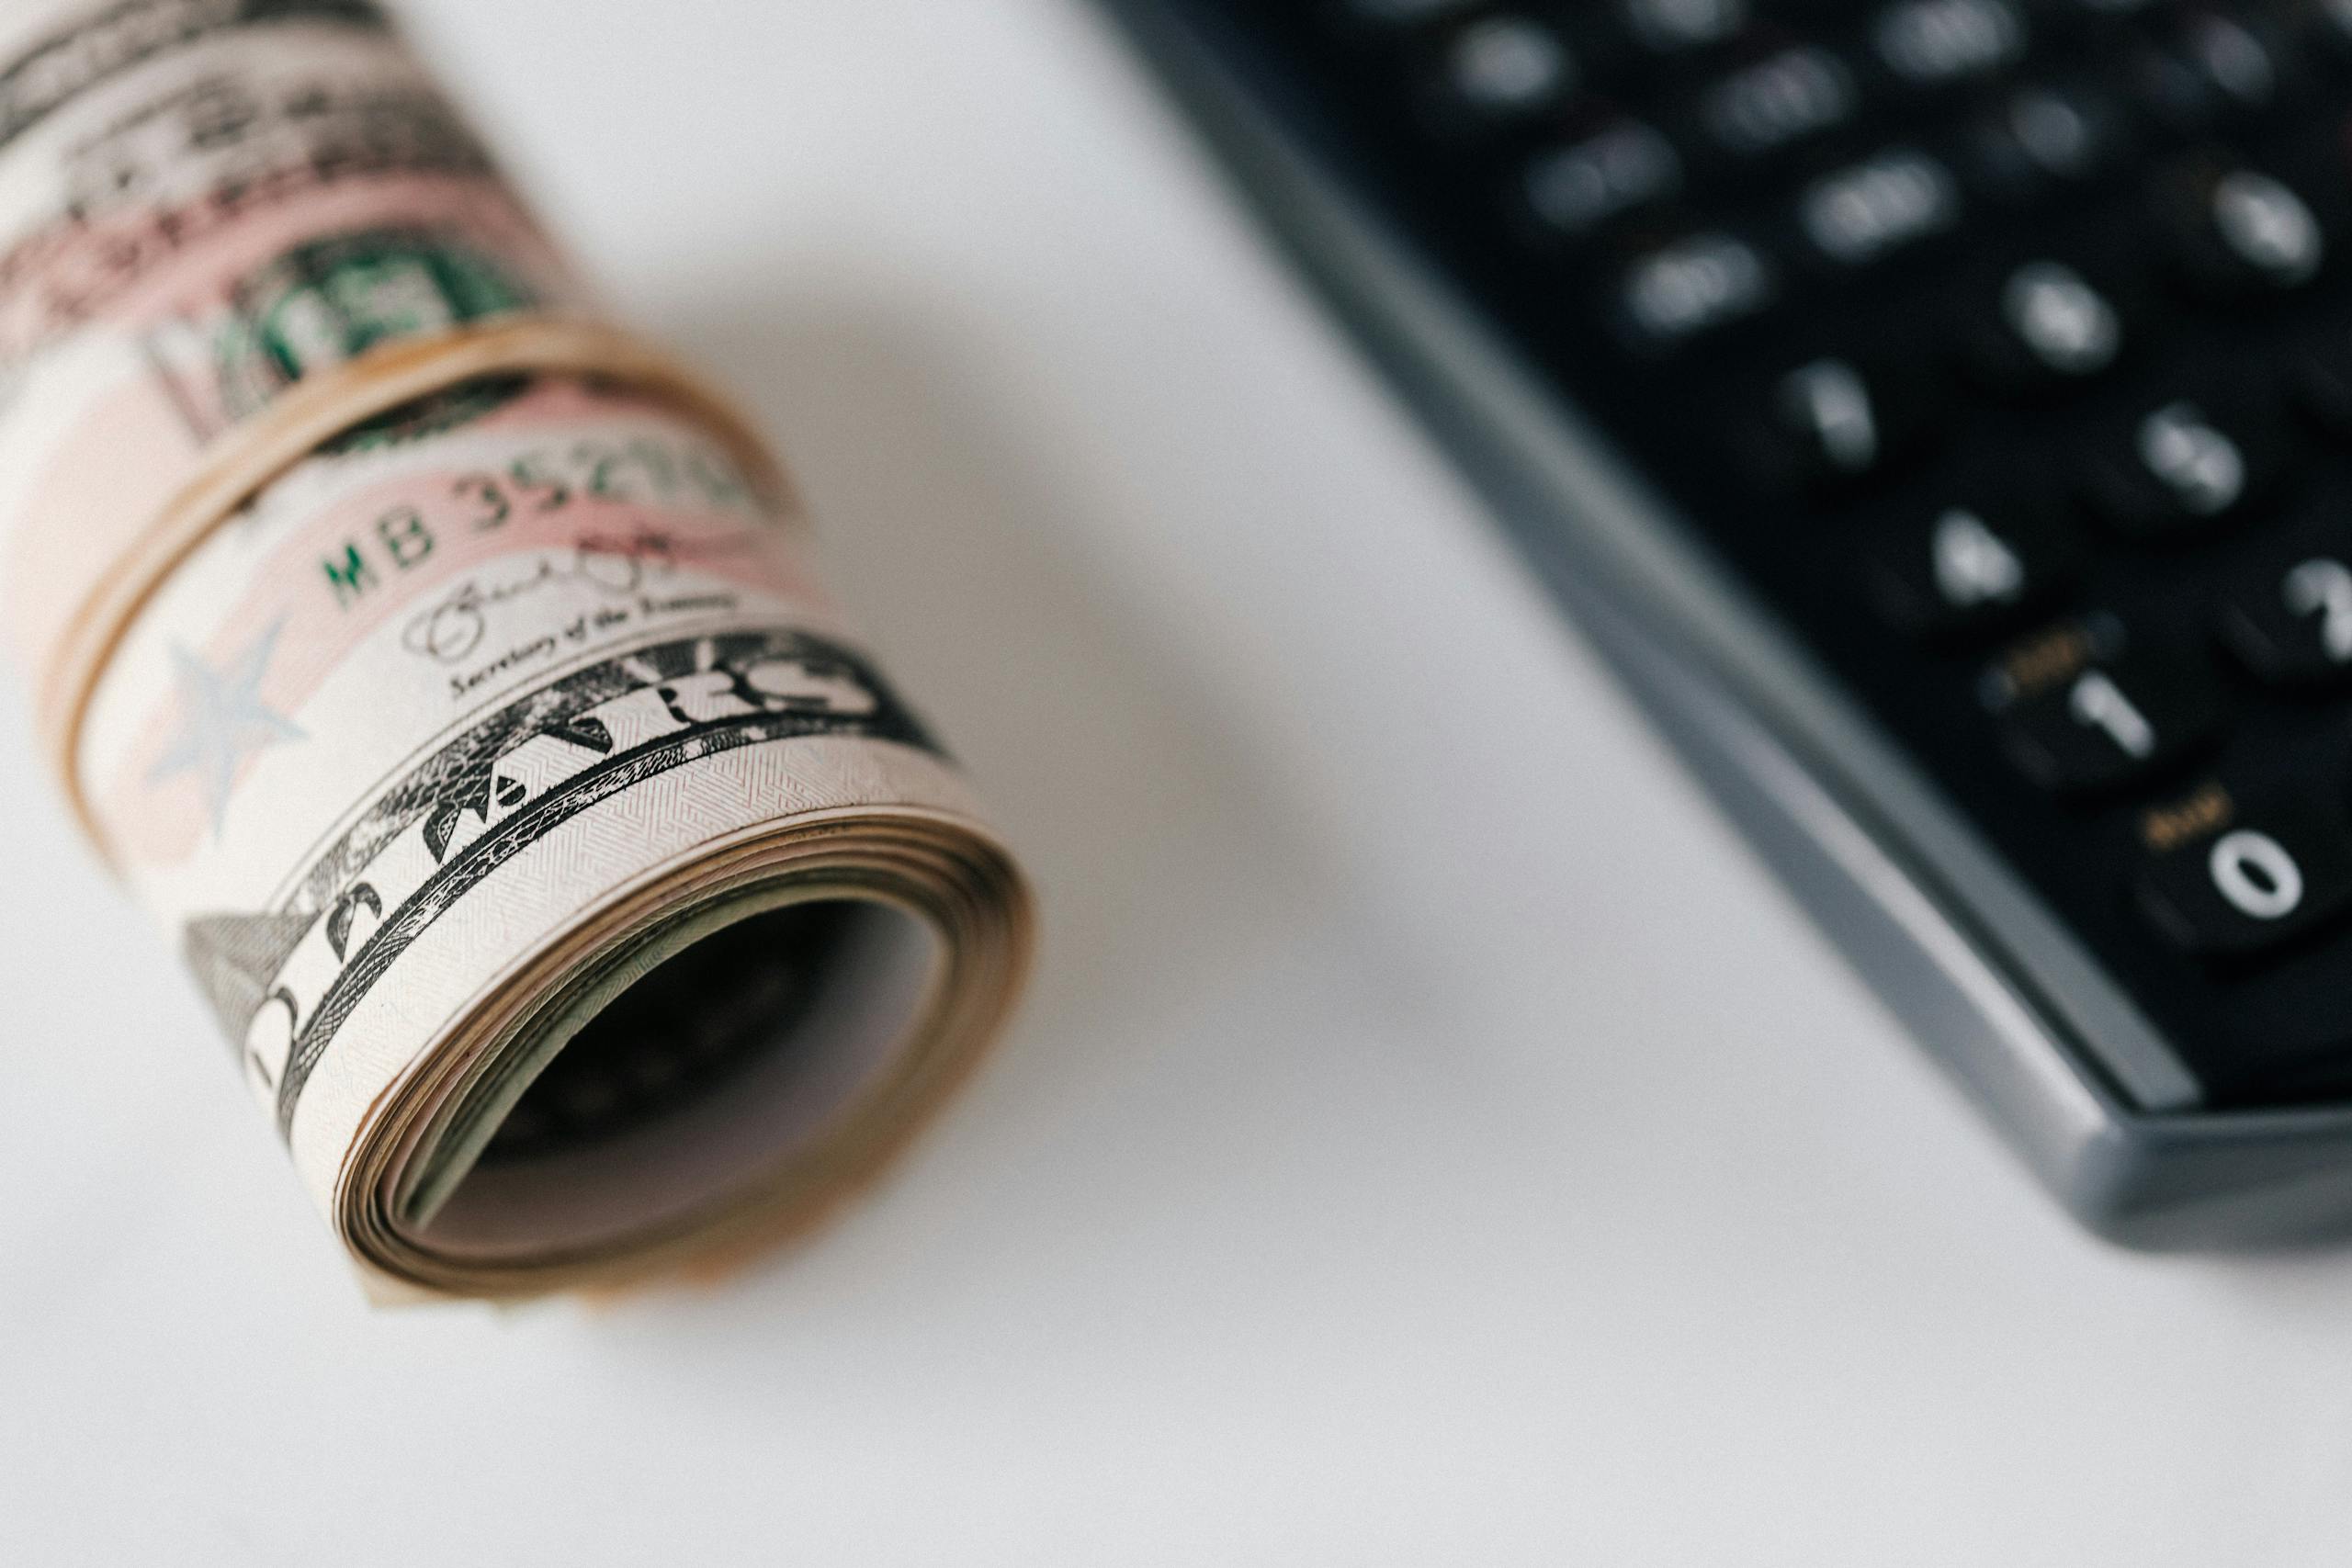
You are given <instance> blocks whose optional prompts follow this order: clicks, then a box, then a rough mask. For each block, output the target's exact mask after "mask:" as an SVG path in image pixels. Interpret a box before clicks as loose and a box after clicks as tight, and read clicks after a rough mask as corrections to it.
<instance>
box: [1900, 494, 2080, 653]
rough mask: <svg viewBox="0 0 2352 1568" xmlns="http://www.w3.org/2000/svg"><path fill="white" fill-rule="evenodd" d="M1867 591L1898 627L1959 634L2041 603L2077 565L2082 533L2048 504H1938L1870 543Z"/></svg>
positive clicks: (1925, 634)
mask: <svg viewBox="0 0 2352 1568" xmlns="http://www.w3.org/2000/svg"><path fill="white" fill-rule="evenodd" d="M1868 558H1869V561H1868V568H1867V570H1868V581H1869V589H1870V592H1871V601H1872V603H1873V604H1874V605H1875V606H1876V607H1877V609H1878V611H1879V613H1880V614H1881V615H1882V616H1883V617H1884V618H1885V619H1886V620H1887V621H1888V622H1889V623H1890V624H1892V625H1893V626H1895V627H1896V628H1897V629H1898V630H1900V631H1903V632H1905V633H1907V634H1909V635H1911V636H1914V637H1920V638H1923V639H1930V640H1937V639H1948V640H1957V639H1960V638H1962V637H1974V636H1978V635H1982V634H1985V633H1987V632H1990V631H1993V630H1996V629H1997V628H1999V627H2001V626H2007V625H2010V624H2012V623H2013V622H2015V620H2016V619H2017V617H2018V615H2020V614H2022V613H2024V612H2026V611H2028V610H2030V609H2033V608H2036V607H2039V606H2041V605H2045V604H2048V603H2049V602H2050V601H2051V600H2052V598H2054V597H2055V596H2056V595H2057V594H2058V593H2059V592H2061V591H2062V590H2064V588H2065V587H2066V585H2067V584H2068V583H2069V582H2071V581H2073V579H2074V576H2075V572H2076V570H2077V569H2078V568H2079V566H2080V564H2081V549H2080V546H2079V543H2078V541H2077V540H2076V539H2075V536H2074V535H2073V534H2072V532H2071V531H2070V530H2068V529H2067V528H2066V527H2065V525H2064V524H2063V523H2062V522H2060V521H2059V520H2058V519H2057V518H2055V517H2053V516H2052V515H2050V513H2049V510H2048V509H2047V508H2041V507H2036V506H2033V505H2030V504H2029V503H2026V502H2018V501H2012V502H2007V503H2005V504H1989V505H1984V506H1974V505H1952V506H1943V507H1938V508H1935V509H1933V510H1931V511H1929V512H1928V513H1924V514H1922V515H1919V516H1916V517H1914V518H1912V519H1910V520H1909V521H1907V522H1905V523H1902V524H1899V525H1896V526H1894V528H1892V529H1890V530H1888V531H1886V532H1885V533H1884V534H1883V535H1881V536H1879V537H1878V538H1877V539H1876V540H1874V541H1873V543H1872V545H1871V547H1870V549H1869V551H1868Z"/></svg>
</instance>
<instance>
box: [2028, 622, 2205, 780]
mask: <svg viewBox="0 0 2352 1568" xmlns="http://www.w3.org/2000/svg"><path fill="white" fill-rule="evenodd" d="M2055 635H2056V636H2057V637H2066V636H2068V635H2070V634H2068V633H2060V634H2055ZM2049 640H2050V638H2048V637H2045V638H2043V639H2037V644H2039V643H2046V642H2048V641H2049ZM2092 640H2093V639H2084V640H2083V641H2082V642H2080V643H2079V644H2076V645H2072V646H2062V647H2061V648H2060V649H2058V650H2057V652H2056V653H2055V654H2052V653H2048V652H2045V651H2043V649H2042V648H2041V647H2040V646H2037V645H2028V647H2026V648H2025V649H2013V650H2012V651H2011V653H2010V654H2009V656H2008V657H2007V660H2004V661H2003V663H2002V664H2000V665H1996V667H1995V672H1994V675H1993V677H1992V680H1991V684H1992V685H1993V687H1994V688H1995V691H1996V698H1997V696H1998V694H2000V693H2001V692H2004V691H2006V692H2007V694H2008V696H2007V704H2006V706H2005V709H2004V711H2003V713H2002V716H2001V724H2002V734H2003V739H2004V741H2005V743H2006V745H2007V750H2008V753H2009V756H2010V759H2011V760H2012V761H2015V762H2016V763H2017V765H2018V768H2019V769H2020V770H2021V771H2023V772H2024V773H2025V774H2026V775H2027V776H2028V777H2029V778H2031V779H2032V780H2033V781H2034V782H2035V783H2037V784H2041V786H2042V787H2044V788H2045V789H2048V790H2051V791H2052V792H2053V793H2055V794H2059V795H2076V796H2079V795H2102V794H2107V793H2109V792H2112V791H2116V790H2120V789H2122V788H2124V787H2125V786H2127V785H2131V784H2138V783H2140V782H2142V781H2143V780H2145V779H2148V778H2152V777H2154V776H2155V775H2157V774H2159V773H2163V772H2164V771H2165V770H2166V769H2168V768H2170V767H2173V766H2175V765H2176V764H2177V763H2179V762H2181V761H2186V760H2187V759H2188V757H2190V756H2192V755H2194V754H2195V753H2196V752H2197V751H2198V750H2200V749H2201V748H2203V747H2204V746H2205V744H2206V743H2207V742H2208V741H2210V740H2211V739H2212V737H2213V735H2214V733H2215V732H2216V730H2218V728H2220V725H2221V719H2222V695H2221V688H2220V685H2219V682H2217V681H2216V680H2215V679H2214V676H2213V672H2212V671H2211V667H2210V666H2209V665H2207V664H2206V663H2205V661H2204V660H2200V659H2199V658H2197V657H2196V656H2195V655H2193V654H2191V653H2189V652H2188V651H2187V650H2186V649H2182V650H2177V651H2169V652H2159V651H2157V650H2154V649H2131V648H2128V647H2127V648H2126V649H2124V650H2123V651H2122V652H2120V653H2118V654H2112V655H2109V654H2102V653H2098V652H2097V651H2095V650H2094V649H2093V647H2092ZM2020 667H2023V668H2024V670H2025V674H2024V675H2023V676H2022V677H2020V676H2019V674H2018V671H2019V669H2020ZM2005 682H2006V684H2004V683H2005Z"/></svg>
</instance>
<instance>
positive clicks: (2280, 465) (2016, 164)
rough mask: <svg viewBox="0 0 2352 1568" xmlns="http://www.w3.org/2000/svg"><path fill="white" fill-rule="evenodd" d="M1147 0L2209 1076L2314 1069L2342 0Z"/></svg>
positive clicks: (2339, 395) (2333, 632) (2342, 694)
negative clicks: (1196, 33)
mask: <svg viewBox="0 0 2352 1568" xmlns="http://www.w3.org/2000/svg"><path fill="white" fill-rule="evenodd" d="M1194 3H1195V4H1199V5H1202V6H1213V7H1216V8H1218V9H1220V10H1222V11H1224V12H1225V13H1226V14H1227V16H1228V17H1229V18H1231V19H1232V21H1233V25H1235V26H1236V27H1238V28H1243V29H1246V30H1248V31H1249V32H1250V33H1251V35H1252V36H1253V37H1254V38H1255V39H1257V41H1258V44H1259V46H1260V47H1261V49H1262V50H1263V51H1265V52H1266V54H1267V56H1268V57H1269V58H1271V59H1273V60H1275V61H1277V62H1280V63H1281V65H1282V66H1283V69H1285V70H1286V71H1288V72H1289V73H1291V74H1292V76H1293V77H1294V79H1295V81H1296V82H1298V83H1300V84H1304V85H1306V88H1307V89H1308V92H1309V93H1310V95H1311V96H1313V99H1314V101H1315V102H1316V103H1317V105H1318V106H1319V107H1320V108H1321V109H1323V110H1324V111H1326V112H1327V113H1328V115H1329V120H1330V123H1331V124H1332V125H1334V126H1338V127H1340V129H1341V131H1342V138H1341V145H1342V147H1343V150H1344V152H1345V154H1346V156H1345V158H1343V162H1345V163H1347V164H1348V168H1347V171H1346V172H1347V173H1348V174H1349V175H1351V178H1352V179H1353V180H1354V181H1355V182H1356V185H1357V187H1358V188H1359V189H1360V190H1361V191H1362V192H1363V193H1364V194H1367V195H1369V196H1370V197H1372V199H1373V200H1374V203H1375V204H1376V205H1377V206H1379V207H1380V208H1381V209H1383V210H1384V212H1385V214H1386V215H1387V216H1388V217H1389V218H1390V219H1392V220H1395V221H1397V222H1398V223H1399V224H1400V225H1402V226H1403V227H1404V228H1405V229H1406V230H1407V231H1408V232H1410V233H1411V234H1413V235H1414V236H1415V237H1416V238H1417V239H1418V240H1419V243H1421V244H1422V246H1423V247H1424V248H1425V250H1426V251H1427V252H1428V254H1430V257H1431V258H1433V259H1434V260H1435V261H1436V262H1438V263H1439V265H1441V266H1442V268H1443V269H1444V270H1445V271H1447V272H1448V273H1449V274H1451V276H1452V277H1453V281H1454V282H1455V283H1456V284H1457V285H1458V286H1459V287H1460V288H1462V289H1463V290H1464V292H1466V293H1467V294H1468V295H1469V296H1470V297H1471V298H1472V299H1475V300H1476V301H1477V302H1478V303H1479V304H1480V305H1481V306H1482V307H1483V308H1484V309H1485V310H1486V311H1487V315H1488V316H1489V318H1490V319H1491V320H1492V321H1493V322H1494V323H1495V324H1496V325H1497V326H1498V328H1500V329H1501V330H1502V331H1503V332H1504V333H1506V334H1507V335H1509V336H1510V337H1511V338H1512V339H1514V340H1515V341H1516V342H1517V343H1518V344H1520V345H1521V348H1522V349H1523V351H1524V352H1525V354H1526V355H1527V356H1528V357H1529V359H1530V360H1531V361H1532V362H1533V363H1534V364H1535V365H1536V366H1537V367H1539V368H1540V369H1542V370H1544V371H1545V372H1547V373H1548V374H1549V375H1551V376H1552V377H1553V378H1555V381H1556V382H1557V384H1558V387H1559V389H1560V391H1561V392H1562V394H1563V395H1564V397H1565V398H1566V400H1568V401H1570V402H1571V403H1573V404H1574V405H1575V406H1576V407H1577V408H1578V409H1579V410H1580V411H1581V412H1583V413H1584V414H1585V416H1586V417H1588V418H1589V420H1590V421H1591V422H1592V423H1594V424H1595V425H1597V426H1598V427H1599V428H1600V431H1601V433H1602V434H1604V435H1605V436H1606V437H1607V438H1608V439H1609V440H1610V441H1611V442H1612V443H1613V444H1614V445H1616V446H1618V447H1619V448H1620V449H1621V450H1622V451H1623V453H1624V455H1625V456H1626V457H1628V458H1630V459H1631V461H1632V463H1633V464H1634V467H1635V468H1637V469H1639V470H1640V471H1642V472H1643V473H1644V474H1645V477H1646V478H1647V479H1650V480H1651V481H1652V482H1653V483H1654V484H1655V485H1656V486H1657V489H1658V490H1660V491H1663V492H1664V493H1665V494H1666V495H1667V497H1668V499H1669V500H1670V501H1671V502H1673V503H1674V510H1675V511H1676V513H1678V514H1679V516H1680V517H1682V518H1683V519H1685V520H1686V521H1687V522H1688V523H1689V524H1690V525H1691V526H1692V528H1693V529H1694V530H1695V531H1696V532H1697V533H1698V534H1699V536H1701V537H1702V540H1703V541H1704V542H1705V543H1706V544H1707V545H1708V546H1709V547H1712V549H1713V551H1714V552H1715V553H1716V554H1717V555H1718V556H1719V557H1720V558H1721V559H1722V561H1723V562H1724V564H1725V565H1726V566H1727V567H1728V568H1729V569H1730V570H1732V571H1733V572H1734V573H1735V574H1736V575H1737V576H1738V577H1740V578H1741V579H1742V580H1743V581H1745V583H1746V584H1747V587H1748V588H1749V590H1750V591H1751V592H1752V593H1753V594H1754V595H1755V596H1756V597H1757V598H1758V599H1759V600H1761V601H1762V602H1763V603H1764V604H1767V605H1769V606H1770V607H1771V608H1772V609H1773V610H1774V611H1776V612H1777V613H1778V615H1780V617H1781V620H1782V622H1783V623H1784V624H1785V626H1787V627H1788V628H1789V629H1791V630H1792V632H1793V633H1794V634H1795V635H1796V636H1797V637H1799V638H1800V639H1801V640H1803V641H1804V642H1806V643H1807V644H1808V645H1809V647H1810V649H1811V651H1812V652H1813V653H1814V654H1815V657H1816V659H1817V660H1818V661H1819V662H1820V663H1821V665H1823V666H1824V667H1825V668H1826V669H1827V670H1828V671H1831V672H1832V673H1833V675H1835V676H1836V677H1837V678H1838V679H1839V680H1840V681H1842V682H1843V683H1844V684H1845V685H1846V686H1847V687H1848V688H1849V691H1850V693H1851V694H1852V695H1853V696H1854V697H1855V698H1856V700H1857V701H1858V702H1859V703H1860V705H1862V706H1863V707H1864V708H1865V709H1866V710H1868V711H1869V712H1871V714H1873V715H1874V716H1876V717H1877V719H1878V720H1879V722H1880V723H1881V724H1882V725H1883V727H1884V728H1885V729H1886V730H1887V732H1888V734H1889V735H1890V737H1891V738H1892V739H1894V741H1895V742H1896V744H1897V745H1898V746H1899V747H1901V748H1902V749H1903V750H1905V751H1907V752H1908V753H1909V755H1910V757H1911V758H1912V760H1913V761H1915V762H1916V763H1917V766H1918V767H1919V769H1920V770H1921V771H1922V772H1923V773H1926V774H1927V775H1928V777H1930V778H1932V779H1935V780H1938V781H1939V782H1940V783H1941V784H1942V786H1943V789H1944V793H1945V794H1946V795H1947V797H1948V798H1949V799H1951V801H1952V802H1953V803H1954V805H1955V806H1956V807H1958V808H1959V809H1960V810H1961V811H1962V813H1963V815H1965V816H1966V817H1968V818H1970V819H1971V820H1972V822H1973V824H1974V826H1975V827H1976V828H1977V829H1978V830H1979V832H1980V833H1981V834H1982V836H1983V837H1984V838H1985V839H1986V840H1989V841H1990V842H1991V843H1992V844H1993V845H1994V846H1995V847H1996V849H1997V850H1999V851H2000V852H2003V853H2004V854H2005V855H2006V856H2007V859H2008V861H2009V863H2010V864H2011V865H2012V866H2013V867H2014V868H2015V870H2016V871H2017V873H2018V875H2019V876H2020V877H2022V878H2023V879H2024V880H2025V881H2026V882H2028V883H2029V884H2030V885H2031V886H2033V887H2034V888H2035V889H2036V890H2037V891H2039V892H2040V893H2041V896H2042V897H2043V899H2044V901H2045V902H2046V903H2047V904H2048V905H2049V907H2051V908H2052V909H2053V910H2054V911H2056V912H2057V913H2058V914H2059V915H2060V916H2061V918H2062V919H2064V920H2065V921H2066V922H2067V923H2068V924H2069V925H2071V926H2072V927H2073V928H2074V930H2075V933H2076V934H2077V935H2078V936H2079V937H2080V939H2081V940H2082V941H2083V942H2084V943H2085V944H2086V946H2087V947H2088V948H2090V950H2091V951H2092V952H2093V953H2095V954H2096V955H2097V956H2098V958H2099V959H2100V960H2102V961H2103V962H2104V964H2106V966H2107V967H2108V969H2109V972H2110V973H2111V974H2112V975H2113V976H2115V978H2116V979H2117V981H2118V983H2119V984H2120V985H2121V986H2122V987H2123V988H2124V989H2125V990H2126V991H2127V992H2129V993H2130V994H2131V997H2132V998H2133V1000H2134V1002H2135V1003H2136V1004H2138V1005H2139V1006H2140V1007H2141V1008H2142V1009H2143V1011H2144V1012H2145V1013H2146V1014H2147V1015H2148V1016H2149V1017H2150V1018H2152V1019H2154V1021H2156V1022H2157V1023H2158V1025H2159V1027H2160V1028H2161V1029H2162V1030H2163V1031H2164V1032H2165V1034H2166V1035H2167V1036H2168V1037H2169V1038H2170V1039H2172V1040H2173V1041H2174V1042H2175V1043H2176V1044H2177V1047H2178V1048H2179V1051H2180V1054H2181V1055H2182V1058H2183V1060H2184V1062H2185V1063H2186V1064H2187V1065H2188V1066H2189V1068H2190V1070H2191V1071H2192V1072H2193V1073H2194V1075H2195V1076H2196V1077H2197V1078H2198V1079H2199V1083H2200V1084H2201V1086H2202V1088H2203V1089H2204V1091H2205V1093H2206V1095H2207V1097H2208V1099H2209V1100H2210V1101H2211V1103H2214V1104H2231V1103H2269V1102H2277V1101H2278V1100H2296V1099H2310V1098H2314V1097H2341V1096H2343V1095H2346V1094H2352V4H2345V3H2342V0H2233V3H2224V0H1517V3H1506V0H1194Z"/></svg>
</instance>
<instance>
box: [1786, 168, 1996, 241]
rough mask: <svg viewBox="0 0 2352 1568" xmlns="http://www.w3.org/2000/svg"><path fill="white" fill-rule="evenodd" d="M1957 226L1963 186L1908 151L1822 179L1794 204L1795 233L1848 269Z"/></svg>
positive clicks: (1810, 186) (1946, 173) (1807, 188)
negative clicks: (1798, 232)
mask: <svg viewBox="0 0 2352 1568" xmlns="http://www.w3.org/2000/svg"><path fill="white" fill-rule="evenodd" d="M1959 219H1960V187H1959V185H1958V184H1957V182H1955V181H1954V180H1953V179H1952V177H1951V171H1950V170H1948V169H1947V168H1945V166H1944V165H1943V164H1942V163H1941V162H1940V161H1939V160H1937V159H1935V158H1931V157H1929V156H1928V154H1927V153H1925V152H1919V151H1917V149H1915V148H1909V147H1896V148H1890V149H1888V150H1886V151H1885V152H1880V153H1877V154H1876V155H1874V156H1872V157H1870V158H1866V159H1864V160H1863V161H1862V162H1860V163H1859V164H1849V165H1848V166H1846V167H1845V168H1842V169H1838V170H1837V171H1835V172H1833V173H1831V174H1827V175H1823V176H1822V177H1821V178H1819V179H1817V180H1815V181H1814V182H1813V183H1812V184H1811V185H1809V186H1806V187H1805V189H1804V193H1803V194H1802V195H1801V196H1800V197H1798V201H1797V227H1798V228H1799V229H1800V230H1801V231H1803V232H1804V237H1805V238H1806V239H1807V240H1808V241H1810V242H1811V243H1812V245H1813V248H1814V250H1815V252H1816V253H1818V254H1820V255H1822V256H1823V257H1825V258H1826V259H1827V260H1829V261H1831V262H1835V263H1838V264H1841V265H1846V266H1861V265H1866V264H1868V263H1871V262H1874V261H1877V260H1879V259H1880V258H1881V257H1883V256H1885V255H1888V254H1891V253H1893V252H1895V251H1899V250H1902V249H1903V248H1905V246H1908V245H1911V244H1915V243H1917V242H1919V241H1921V240H1924V239H1927V238H1928V237H1930V236H1932V235H1936V234H1941V233H1943V232H1945V231H1948V230H1950V229H1951V227H1952V225H1953V224H1954V223H1956V222H1958V221H1959Z"/></svg>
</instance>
